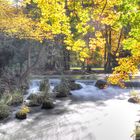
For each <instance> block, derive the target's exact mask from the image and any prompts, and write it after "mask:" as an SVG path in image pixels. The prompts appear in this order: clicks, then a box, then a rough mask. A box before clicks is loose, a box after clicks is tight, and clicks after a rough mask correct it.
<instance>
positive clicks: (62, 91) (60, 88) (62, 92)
mask: <svg viewBox="0 0 140 140" xmlns="http://www.w3.org/2000/svg"><path fill="white" fill-rule="evenodd" d="M54 92H56V97H59V98H61V97H67V96H68V95H69V94H70V89H69V88H68V87H67V86H65V85H64V84H62V83H60V84H59V85H57V86H56V87H55V88H54Z"/></svg>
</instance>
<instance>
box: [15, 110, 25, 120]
mask: <svg viewBox="0 0 140 140" xmlns="http://www.w3.org/2000/svg"><path fill="white" fill-rule="evenodd" d="M16 118H17V119H19V120H24V119H26V118H27V114H26V113H23V114H21V113H20V112H17V113H16Z"/></svg>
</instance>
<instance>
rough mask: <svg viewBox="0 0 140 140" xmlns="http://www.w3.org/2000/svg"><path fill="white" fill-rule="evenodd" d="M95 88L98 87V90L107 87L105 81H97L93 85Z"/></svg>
mask: <svg viewBox="0 0 140 140" xmlns="http://www.w3.org/2000/svg"><path fill="white" fill-rule="evenodd" d="M95 87H98V88H99V89H104V88H106V87H107V82H106V81H105V80H97V82H96V83H95Z"/></svg>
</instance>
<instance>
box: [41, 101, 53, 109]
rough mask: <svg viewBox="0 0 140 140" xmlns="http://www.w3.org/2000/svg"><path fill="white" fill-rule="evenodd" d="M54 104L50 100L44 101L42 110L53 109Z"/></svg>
mask: <svg viewBox="0 0 140 140" xmlns="http://www.w3.org/2000/svg"><path fill="white" fill-rule="evenodd" d="M53 108H54V103H53V101H52V100H50V99H45V100H44V101H43V104H42V109H53Z"/></svg>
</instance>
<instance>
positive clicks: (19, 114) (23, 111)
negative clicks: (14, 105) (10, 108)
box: [16, 106, 30, 120]
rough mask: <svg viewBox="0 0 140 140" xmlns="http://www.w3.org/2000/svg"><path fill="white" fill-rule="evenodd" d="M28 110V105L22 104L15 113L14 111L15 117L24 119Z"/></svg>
mask: <svg viewBox="0 0 140 140" xmlns="http://www.w3.org/2000/svg"><path fill="white" fill-rule="evenodd" d="M29 112H30V109H29V107H27V106H23V107H22V108H21V109H20V110H19V111H18V112H17V113H16V118H17V119H21V120H22V119H26V118H27V113H29Z"/></svg>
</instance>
